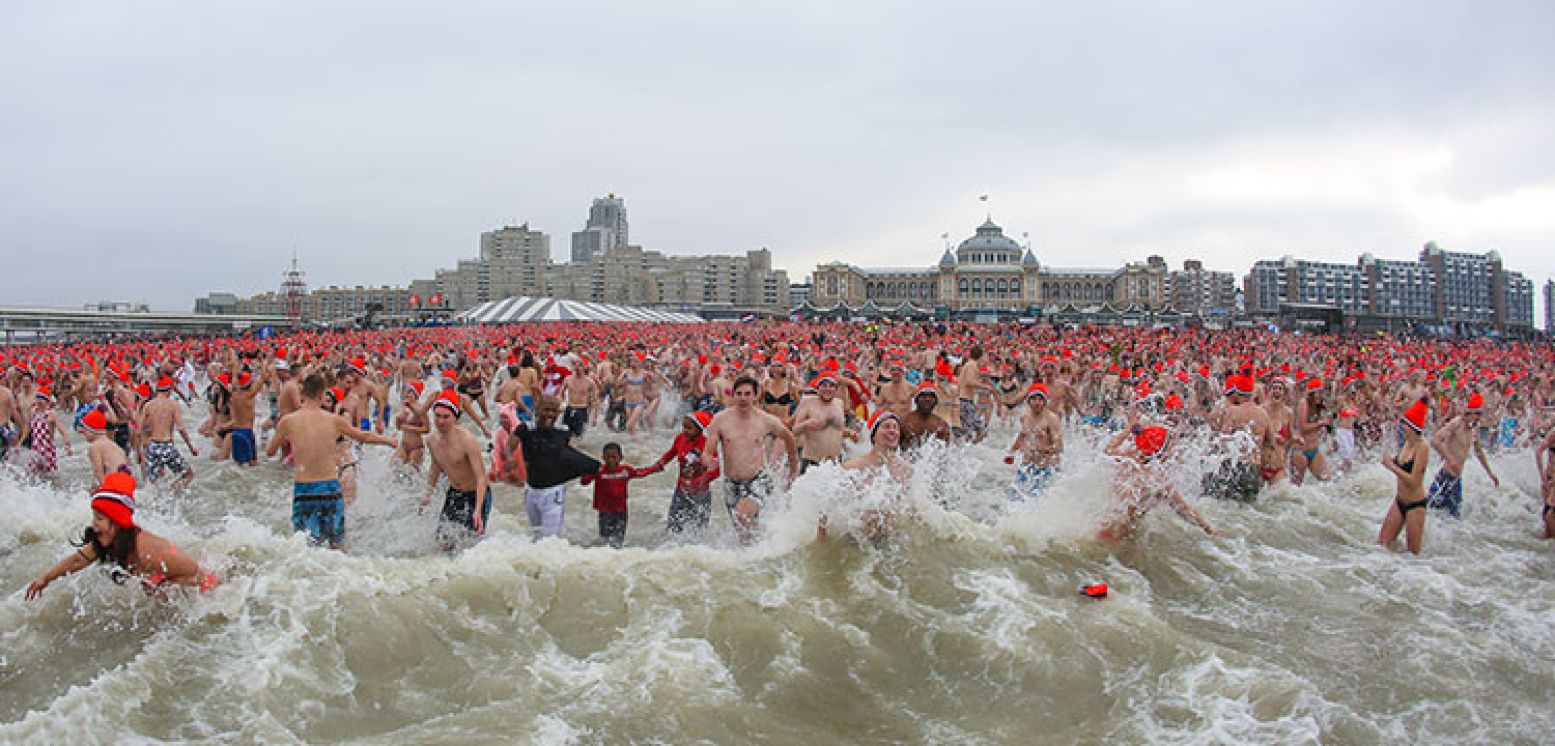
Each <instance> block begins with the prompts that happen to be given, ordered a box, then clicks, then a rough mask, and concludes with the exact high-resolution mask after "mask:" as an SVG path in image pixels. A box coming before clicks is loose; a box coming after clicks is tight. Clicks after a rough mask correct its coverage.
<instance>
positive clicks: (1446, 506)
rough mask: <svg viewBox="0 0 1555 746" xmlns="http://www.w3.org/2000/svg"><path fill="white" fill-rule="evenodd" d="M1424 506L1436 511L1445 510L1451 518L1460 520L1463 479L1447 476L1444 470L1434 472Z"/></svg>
mask: <svg viewBox="0 0 1555 746" xmlns="http://www.w3.org/2000/svg"><path fill="white" fill-rule="evenodd" d="M1425 499H1426V501H1427V502H1426V504H1427V505H1428V506H1430V507H1432V508H1436V509H1437V510H1445V511H1447V514H1448V515H1450V516H1452V517H1453V518H1462V517H1463V516H1462V515H1461V511H1462V510H1463V477H1462V476H1453V475H1452V474H1448V473H1447V470H1446V469H1442V470H1441V471H1439V472H1436V479H1433V480H1431V490H1430V492H1428V493H1426V496H1425Z"/></svg>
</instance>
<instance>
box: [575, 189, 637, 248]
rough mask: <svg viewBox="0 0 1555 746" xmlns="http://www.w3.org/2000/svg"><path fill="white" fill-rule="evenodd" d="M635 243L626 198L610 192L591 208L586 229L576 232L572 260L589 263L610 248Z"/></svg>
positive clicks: (585, 225)
mask: <svg viewBox="0 0 1555 746" xmlns="http://www.w3.org/2000/svg"><path fill="white" fill-rule="evenodd" d="M629 243H631V232H630V230H629V229H628V227H627V222H626V200H623V199H621V198H620V197H617V196H615V195H614V194H610V195H606V196H604V197H600V198H598V199H595V200H594V204H593V205H591V206H590V207H589V219H588V222H587V223H585V224H584V226H583V230H581V231H577V232H575V233H573V234H572V261H573V262H587V261H590V260H592V259H593V258H594V257H597V256H599V255H601V254H603V253H605V252H606V251H609V250H610V249H613V248H615V247H617V246H624V245H626V244H629Z"/></svg>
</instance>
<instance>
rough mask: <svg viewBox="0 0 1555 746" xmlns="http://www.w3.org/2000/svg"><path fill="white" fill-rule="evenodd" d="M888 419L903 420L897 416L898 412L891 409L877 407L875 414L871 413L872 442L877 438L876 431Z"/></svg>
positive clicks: (870, 437) (870, 434) (870, 431)
mask: <svg viewBox="0 0 1555 746" xmlns="http://www.w3.org/2000/svg"><path fill="white" fill-rule="evenodd" d="M886 420H896V421H897V422H898V423H900V422H901V420H900V419H898V418H897V416H896V413H895V412H892V411H891V410H889V409H877V410H875V413H874V414H873V415H870V417H869V440H870V442H871V443H873V442H874V440H875V431H876V430H879V429H880V426H881V425H883V424H885V421H886Z"/></svg>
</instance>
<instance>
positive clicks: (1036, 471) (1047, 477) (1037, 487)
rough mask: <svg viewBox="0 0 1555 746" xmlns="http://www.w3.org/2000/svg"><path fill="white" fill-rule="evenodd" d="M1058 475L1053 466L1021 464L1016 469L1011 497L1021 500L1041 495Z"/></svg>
mask: <svg viewBox="0 0 1555 746" xmlns="http://www.w3.org/2000/svg"><path fill="white" fill-rule="evenodd" d="M1057 475H1058V473H1057V472H1056V471H1054V470H1053V467H1051V466H1032V465H1031V464H1022V465H1020V466H1019V467H1018V468H1016V470H1015V485H1014V486H1013V487H1011V488H1010V499H1011V500H1017V501H1019V500H1024V499H1026V498H1028V497H1033V498H1034V497H1041V496H1042V493H1044V492H1047V488H1048V486H1049V485H1051V484H1052V483H1053V478H1054V477H1055V476H1057Z"/></svg>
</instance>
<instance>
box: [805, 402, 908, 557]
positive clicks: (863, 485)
mask: <svg viewBox="0 0 1555 746" xmlns="http://www.w3.org/2000/svg"><path fill="white" fill-rule="evenodd" d="M867 427H868V428H869V443H870V449H869V451H868V452H867V453H865V454H863V455H861V456H859V457H858V458H854V459H849V460H848V462H847V463H845V464H843V465H842V468H844V469H847V470H849V471H859V472H863V474H862V475H861V476H860V477H859V480H858V482H857V486H858V488H859V489H858V490H857V491H856V494H857V493H862V494H863V495H866V496H867V497H868V499H869V503H868V504H866V505H865V506H864V507H863V509H862V510H860V511H859V513H858V517H857V519H856V520H855V522H854V526H855V527H856V528H855V530H857V531H858V532H859V533H860V534H861V535H862V536H864V538H867V539H871V540H878V539H881V538H884V537H885V536H886V535H888V534H890V533H891V531H892V530H894V529H895V528H896V527H897V525H898V524H899V523H900V521H901V519H902V518H903V517H904V516H905V515H906V514H907V512H908V510H907V509H906V508H905V507H904V506H903V505H902V504H901V498H902V495H903V494H904V493H905V491H906V486H907V484H908V483H909V482H910V481H911V480H912V471H913V469H912V464H910V463H908V462H907V460H906V459H904V458H902V455H901V450H900V446H901V440H902V422H901V419H900V418H899V417H897V416H896V413H895V412H892V411H891V410H889V409H884V408H881V409H877V410H875V414H874V415H873V416H871V417H870V418H869V422H868V424H867ZM882 476H883V477H885V478H886V479H888V480H890V484H889V486H887V487H886V488H885V489H867V488H868V487H870V486H872V485H874V484H876V483H877V480H879V479H880V478H881V477H882ZM827 523H828V520H827V516H825V515H822V516H821V521H820V525H819V526H818V527H817V528H816V538H817V539H824V538H826V525H827Z"/></svg>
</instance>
